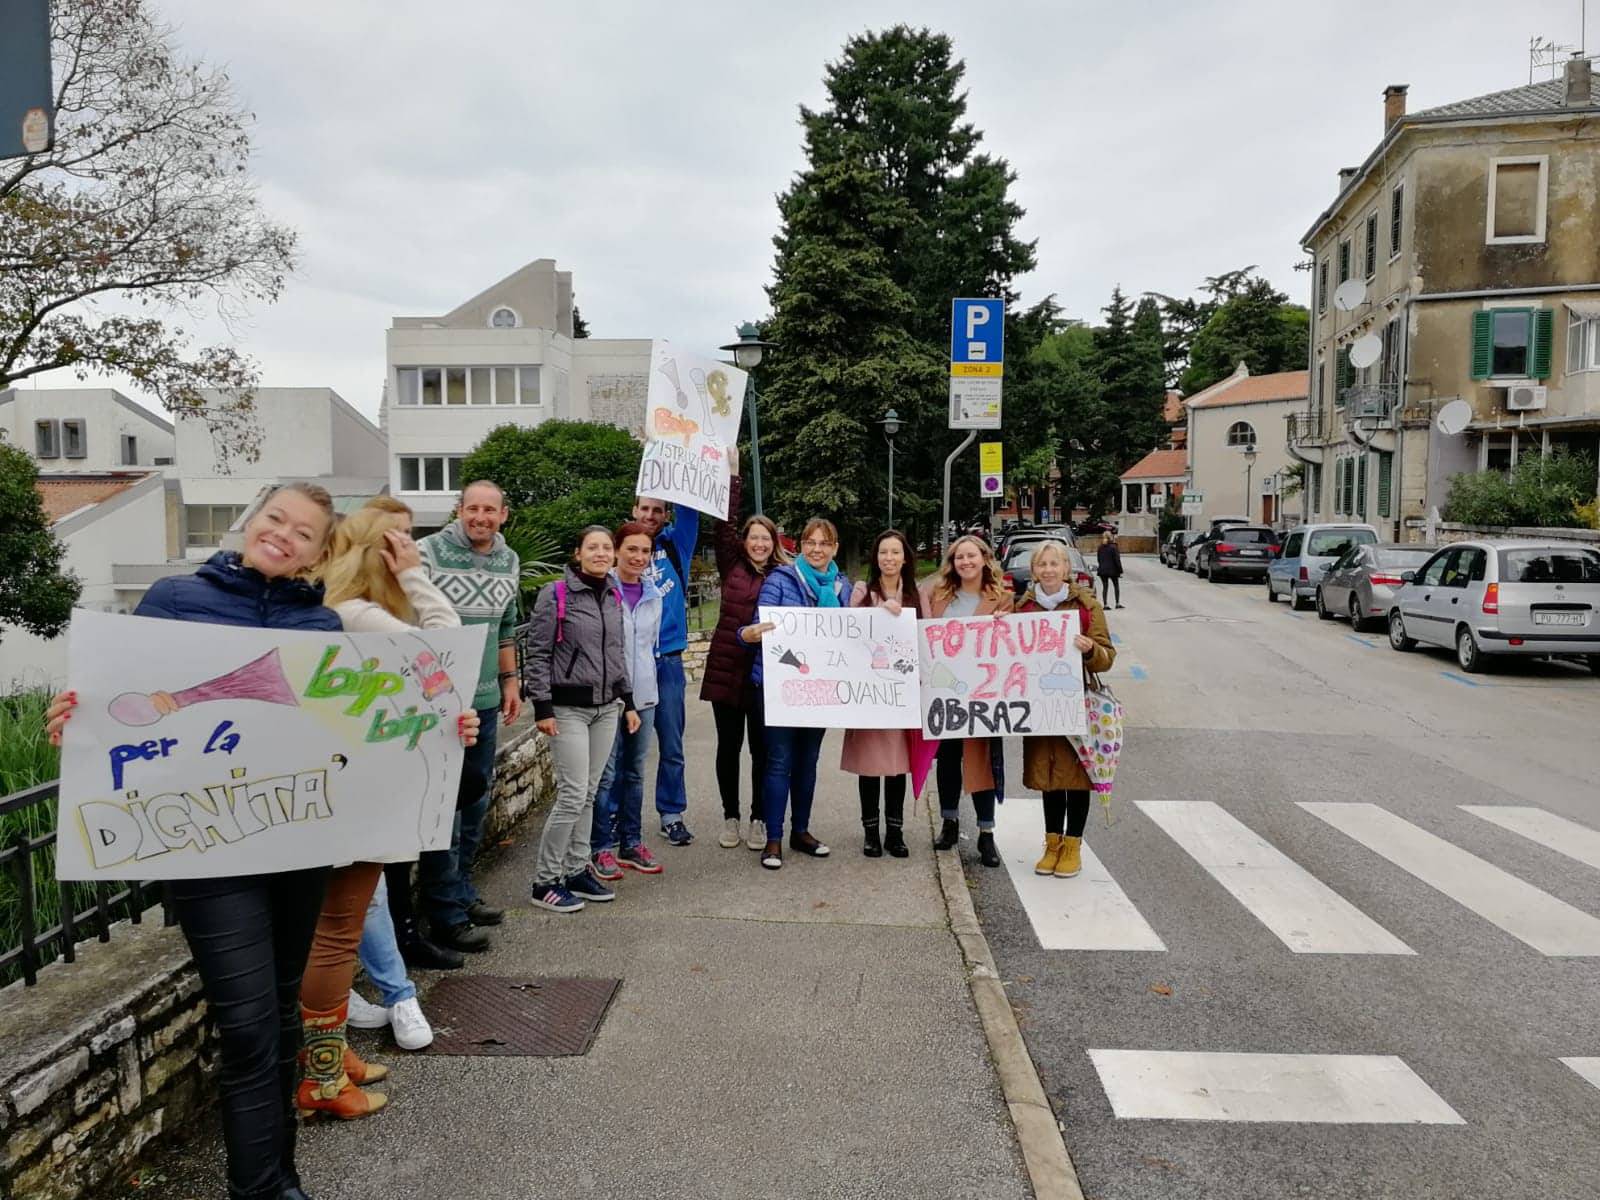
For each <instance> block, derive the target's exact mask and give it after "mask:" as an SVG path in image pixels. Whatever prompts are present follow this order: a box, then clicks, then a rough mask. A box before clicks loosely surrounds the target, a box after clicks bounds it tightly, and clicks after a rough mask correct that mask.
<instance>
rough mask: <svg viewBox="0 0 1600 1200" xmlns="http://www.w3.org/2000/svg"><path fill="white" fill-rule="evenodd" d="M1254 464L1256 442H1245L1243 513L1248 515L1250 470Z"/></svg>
mask: <svg viewBox="0 0 1600 1200" xmlns="http://www.w3.org/2000/svg"><path fill="white" fill-rule="evenodd" d="M1255 465H1256V444H1255V443H1254V442H1246V443H1245V447H1244V515H1245V516H1246V517H1249V516H1250V509H1251V504H1250V471H1251V469H1252V468H1253V467H1254V466H1255Z"/></svg>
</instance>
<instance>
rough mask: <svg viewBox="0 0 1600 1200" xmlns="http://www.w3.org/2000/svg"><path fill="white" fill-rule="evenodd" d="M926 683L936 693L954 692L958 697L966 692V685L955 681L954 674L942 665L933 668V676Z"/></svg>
mask: <svg viewBox="0 0 1600 1200" xmlns="http://www.w3.org/2000/svg"><path fill="white" fill-rule="evenodd" d="M928 682H929V683H930V684H931V685H932V687H933V690H934V691H936V692H954V693H955V694H956V695H958V696H960V695H962V694H964V693H965V692H966V690H967V685H966V684H965V683H963V682H962V681H961V680H959V679H957V678H956V673H955V672H954V671H952V670H951V669H950V668H949V667H947V666H945V665H944V664H943V663H940V664H939V665H938V666H936V667H934V668H933V675H932V676H931V677H930V678H929V680H928Z"/></svg>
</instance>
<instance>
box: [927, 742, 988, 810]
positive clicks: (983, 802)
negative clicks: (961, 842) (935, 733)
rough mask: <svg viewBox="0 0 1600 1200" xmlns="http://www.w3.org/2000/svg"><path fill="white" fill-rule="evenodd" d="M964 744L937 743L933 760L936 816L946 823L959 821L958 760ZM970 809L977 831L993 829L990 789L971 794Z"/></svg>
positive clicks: (959, 766)
mask: <svg viewBox="0 0 1600 1200" xmlns="http://www.w3.org/2000/svg"><path fill="white" fill-rule="evenodd" d="M965 746H966V742H964V741H959V740H957V741H948V742H940V743H939V756H938V758H936V759H934V777H935V779H936V780H937V781H938V784H939V815H940V816H941V817H943V818H944V819H945V820H946V821H958V820H960V819H961V759H962V756H963V754H964V750H963V747H965ZM972 810H973V812H975V813H977V814H978V828H979V829H993V828H994V789H993V788H985V789H983V791H981V792H973V793H972Z"/></svg>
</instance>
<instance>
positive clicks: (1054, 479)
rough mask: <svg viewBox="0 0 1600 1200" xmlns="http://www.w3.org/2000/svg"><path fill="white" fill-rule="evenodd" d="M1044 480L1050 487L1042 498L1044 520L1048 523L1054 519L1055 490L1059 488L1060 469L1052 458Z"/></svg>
mask: <svg viewBox="0 0 1600 1200" xmlns="http://www.w3.org/2000/svg"><path fill="white" fill-rule="evenodd" d="M1045 478H1046V479H1048V480H1049V481H1050V487H1049V488H1048V489H1047V490H1046V491H1045V496H1044V510H1045V520H1047V521H1049V520H1054V519H1055V508H1056V489H1057V488H1058V487H1060V486H1061V468H1060V467H1059V466H1057V465H1056V460H1055V459H1053V458H1052V459H1051V460H1050V470H1049V471H1048V472H1047V473H1046V475H1045Z"/></svg>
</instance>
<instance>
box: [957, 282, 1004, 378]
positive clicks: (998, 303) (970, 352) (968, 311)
mask: <svg viewBox="0 0 1600 1200" xmlns="http://www.w3.org/2000/svg"><path fill="white" fill-rule="evenodd" d="M1005 316H1006V309H1005V301H1004V300H999V299H989V298H987V297H985V298H982V299H963V300H955V301H952V302H951V306H950V361H951V362H952V363H995V364H998V363H1001V362H1003V361H1004V360H1005Z"/></svg>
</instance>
